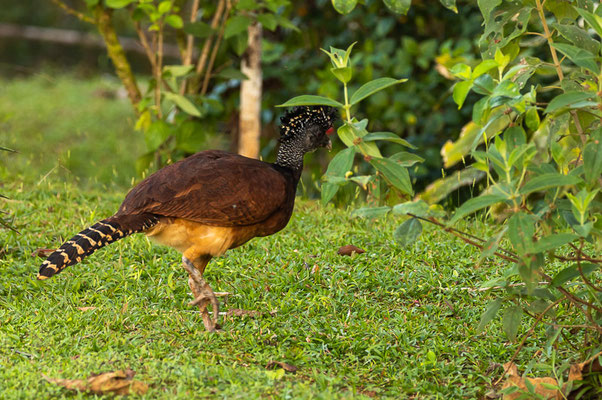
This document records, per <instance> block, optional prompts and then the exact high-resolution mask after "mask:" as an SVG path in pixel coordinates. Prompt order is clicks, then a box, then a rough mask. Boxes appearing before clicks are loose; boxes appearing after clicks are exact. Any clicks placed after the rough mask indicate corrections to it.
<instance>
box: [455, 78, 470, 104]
mask: <svg viewBox="0 0 602 400" xmlns="http://www.w3.org/2000/svg"><path fill="white" fill-rule="evenodd" d="M472 84H473V81H472V80H468V81H462V82H457V83H456V84H455V85H454V94H453V97H454V101H455V102H456V104H457V105H458V110H459V109H460V108H462V104H464V100H466V96H468V92H469V91H470V89H471V88H472Z"/></svg>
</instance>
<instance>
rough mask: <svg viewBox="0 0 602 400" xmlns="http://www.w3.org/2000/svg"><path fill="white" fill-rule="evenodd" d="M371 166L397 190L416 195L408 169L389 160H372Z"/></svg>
mask: <svg viewBox="0 0 602 400" xmlns="http://www.w3.org/2000/svg"><path fill="white" fill-rule="evenodd" d="M370 164H372V166H374V168H376V170H377V171H379V172H380V173H382V174H383V175H384V177H385V179H386V180H387V181H389V182H390V183H391V184H392V185H393V186H395V187H396V188H397V189H399V190H401V191H402V192H403V193H406V194H409V195H410V196H413V195H414V191H413V190H412V181H411V180H410V174H408V170H407V169H406V168H404V167H402V166H401V165H399V164H397V163H396V162H395V161H392V160H389V159H388V158H373V159H372V160H370Z"/></svg>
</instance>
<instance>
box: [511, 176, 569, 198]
mask: <svg viewBox="0 0 602 400" xmlns="http://www.w3.org/2000/svg"><path fill="white" fill-rule="evenodd" d="M579 182H581V179H580V178H578V177H576V176H572V175H563V174H559V173H557V172H549V173H545V174H541V175H538V176H536V177H534V178H533V179H531V180H529V181H528V182H527V183H526V184H525V185H524V186H523V187H522V188H520V191H519V193H520V194H521V195H522V196H525V195H527V194H529V193H533V192H538V191H541V190H545V189H549V188H553V187H557V186H565V185H576V184H577V183H579Z"/></svg>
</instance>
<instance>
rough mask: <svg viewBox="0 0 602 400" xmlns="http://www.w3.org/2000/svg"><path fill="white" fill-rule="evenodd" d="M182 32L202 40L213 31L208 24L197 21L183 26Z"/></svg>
mask: <svg viewBox="0 0 602 400" xmlns="http://www.w3.org/2000/svg"><path fill="white" fill-rule="evenodd" d="M184 32H186V33H187V34H189V35H192V36H194V37H198V38H201V39H204V38H206V37H209V35H211V34H212V33H213V29H211V26H210V25H209V24H206V23H204V22H201V21H197V22H192V23H187V24H185V25H184Z"/></svg>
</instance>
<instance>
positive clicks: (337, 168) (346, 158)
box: [321, 147, 355, 204]
mask: <svg viewBox="0 0 602 400" xmlns="http://www.w3.org/2000/svg"><path fill="white" fill-rule="evenodd" d="M354 156H355V147H349V148H347V149H345V150H342V151H339V152H338V153H337V155H336V156H334V158H333V159H332V161H331V162H330V164H328V168H327V169H326V174H324V175H325V176H337V177H344V176H345V174H346V173H347V171H349V170H350V169H351V167H352V166H353V158H354ZM338 190H339V186H338V185H335V184H332V183H328V182H326V183H323V184H322V191H321V192H322V193H321V196H322V204H326V203H328V202H329V201H330V200H332V198H333V197H334V195H335V194H336V193H337V191H338Z"/></svg>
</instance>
